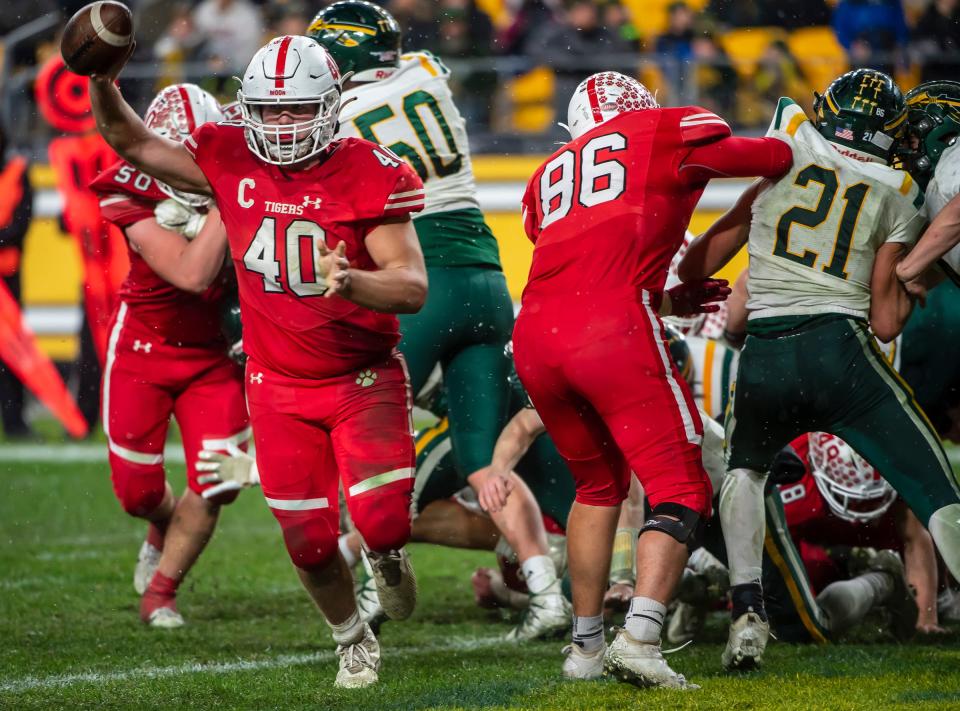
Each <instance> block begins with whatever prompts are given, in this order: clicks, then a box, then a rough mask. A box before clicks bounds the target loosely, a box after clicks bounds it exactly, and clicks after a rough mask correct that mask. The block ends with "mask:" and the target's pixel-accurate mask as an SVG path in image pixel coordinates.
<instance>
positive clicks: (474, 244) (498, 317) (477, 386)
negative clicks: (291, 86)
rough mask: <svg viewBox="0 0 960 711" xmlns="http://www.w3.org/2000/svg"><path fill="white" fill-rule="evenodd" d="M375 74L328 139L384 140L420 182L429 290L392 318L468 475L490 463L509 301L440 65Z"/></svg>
mask: <svg viewBox="0 0 960 711" xmlns="http://www.w3.org/2000/svg"><path fill="white" fill-rule="evenodd" d="M334 49H335V50H336V49H337V46H336V45H334ZM369 71H372V70H368V72H369ZM376 71H377V72H378V75H377V76H378V77H379V78H378V80H377V81H372V82H368V83H362V84H358V85H356V86H355V87H353V88H351V89H349V90H348V91H346V92H344V95H343V109H342V111H341V113H340V132H339V134H338V135H339V136H359V137H362V138H366V139H368V140H371V141H374V142H376V143H380V144H383V145H384V146H387V147H388V148H390V149H391V150H392V151H393V152H394V153H396V154H397V155H399V156H400V157H401V158H403V159H405V160H406V161H408V162H409V163H410V164H411V165H412V166H413V167H414V169H415V170H416V171H417V173H418V174H419V175H420V177H421V178H422V179H423V183H424V187H425V189H426V206H425V209H424V210H423V212H422V213H420V214H419V215H418V216H417V217H416V218H415V219H414V226H415V227H416V230H417V237H418V238H419V240H420V245H421V247H422V249H423V254H424V258H425V260H426V265H427V276H428V279H429V282H430V287H429V294H428V296H427V302H426V304H425V305H424V307H423V309H422V310H421V311H420V312H419V313H416V314H409V315H404V316H401V317H400V332H401V336H402V339H401V341H400V351H401V352H402V353H403V355H404V357H405V358H406V360H407V365H408V368H409V370H410V380H411V384H412V386H413V390H414V393H417V392H419V390H420V389H421V388H422V387H423V386H424V384H425V383H426V382H427V378H428V377H429V375H430V373H431V371H432V370H433V368H434V366H435V365H437V364H438V363H439V364H440V366H441V368H442V370H443V376H444V382H445V385H446V388H447V401H448V404H449V436H450V438H451V440H452V443H453V451H454V453H455V456H456V461H457V463H458V467H459V468H460V470H461V472H462V473H463V475H469V474H471V473H473V472H474V471H476V470H477V469H480V468H482V467H484V466H487V465H488V464H489V463H490V457H491V454H492V453H493V446H494V443H495V442H496V439H497V436H498V435H499V433H500V430H501V429H502V428H503V425H504V424H505V422H506V414H507V397H508V394H507V391H506V388H505V387H504V383H505V382H506V379H507V370H506V365H507V364H506V362H505V361H504V358H503V356H502V353H503V347H504V345H505V344H506V342H507V341H508V340H509V339H510V334H511V332H512V330H513V301H512V299H511V298H510V294H509V292H508V290H507V282H506V279H505V277H504V275H503V271H502V269H501V266H500V254H499V249H498V245H497V241H496V238H495V237H494V236H493V233H492V232H491V231H490V228H489V227H488V226H487V224H486V221H485V220H484V217H483V214H482V213H481V212H480V209H479V203H478V201H477V195H476V185H475V184H474V178H473V169H472V167H471V163H470V149H469V145H468V141H467V133H466V128H465V123H464V120H463V118H462V117H461V115H460V112H459V111H458V110H457V107H456V106H455V105H454V103H453V96H452V94H451V92H450V87H449V85H448V80H449V77H450V71H449V70H448V69H447V68H446V67H445V66H444V65H443V64H442V63H441V62H440V61H439V60H438V59H437V58H435V57H434V56H432V55H431V54H429V53H427V52H414V53H411V54H405V55H403V56H402V57H400V59H399V62H398V63H397V66H396V67H393V66H390V67H382V68H380V69H377V70H376Z"/></svg>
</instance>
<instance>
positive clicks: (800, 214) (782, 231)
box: [773, 164, 870, 279]
mask: <svg viewBox="0 0 960 711" xmlns="http://www.w3.org/2000/svg"><path fill="white" fill-rule="evenodd" d="M811 183H814V184H818V185H820V186H821V191H820V199H819V200H818V201H817V204H816V206H815V207H814V208H813V209H809V208H805V207H799V206H798V207H792V208H790V209H789V210H787V211H786V212H785V213H783V216H782V217H781V218H780V221H779V222H777V236H776V241H775V242H774V247H773V253H774V255H776V256H777V257H782V258H784V259H789V260H790V261H792V262H796V263H797V264H802V265H803V266H805V267H810V268H811V269H816V266H817V262H818V260H820V254H819V253H818V252H814V251H812V250H809V249H804V250H803V252H802V253H799V254H798V253H797V252H792V251H790V228H791V227H792V226H793V225H799V226H801V227H806V228H809V229H817V228H818V227H820V225H822V224H823V223H824V222H826V221H827V218H828V217H830V212H831V210H833V209H834V202H835V199H836V197H837V192H838V191H839V189H840V185H839V181H838V179H837V173H836V171H834V170H832V169H830V168H824V167H823V166H820V165H816V164H812V165H808V166H807V167H806V168H804V169H803V170H801V171H800V172H799V173H797V178H796V180H794V185H796V186H797V187H800V188H803V189H805V190H807V189H809V188H810V187H812V186H811ZM869 191H870V186H869V185H867V184H866V183H857V184H855V185H851V186H849V187H848V188H846V189H845V190H844V191H843V199H842V200H841V203H842V204H843V207H842V208H840V209H842V210H843V212H842V213H841V215H840V223H839V225H838V227H837V233H836V235H835V236H834V239H833V250H832V253H831V255H830V261H829V262H827V263H826V264H823V265H822V266H821V267H820V268H821V270H822V271H823V272H825V273H827V274H830V275H832V276H835V277H839V278H840V279H846V278H847V276H848V275H847V272H846V267H847V258H848V257H849V255H850V243H851V240H852V239H853V232H854V230H855V229H856V226H857V218H858V217H859V216H860V210H861V209H862V208H863V202H864V200H865V199H866V197H867V193H868V192H869ZM838 207H839V206H838Z"/></svg>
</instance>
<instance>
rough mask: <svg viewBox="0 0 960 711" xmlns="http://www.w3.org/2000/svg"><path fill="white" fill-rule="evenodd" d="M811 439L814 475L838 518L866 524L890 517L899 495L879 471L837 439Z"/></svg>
mask: <svg viewBox="0 0 960 711" xmlns="http://www.w3.org/2000/svg"><path fill="white" fill-rule="evenodd" d="M808 437H809V441H810V454H809V459H810V471H811V473H812V474H813V478H814V481H816V482H817V488H818V489H819V490H820V493H821V494H822V495H823V498H824V499H826V502H827V505H828V506H829V507H830V510H831V511H832V512H833V513H834V514H836V515H837V516H838V517H840V518H842V519H843V520H844V521H852V522H855V523H865V522H867V521H872V520H874V519H876V518H879V517H880V516H882V515H883V514H884V513H886V511H887V509H889V508H890V506H891V505H892V504H893V502H894V501H895V500H896V498H897V492H896V491H895V490H894V489H893V487H892V486H890V484H888V483H887V481H886V480H885V479H884V478H883V477H881V476H880V474H879V473H878V472H877V470H876V469H874V468H873V467H872V466H870V464H869V463H868V462H867V461H866V460H865V459H864V458H863V457H861V456H860V455H859V454H857V453H856V452H854V451H853V448H852V447H851V446H850V445H849V444H847V443H846V442H844V441H843V440H842V439H840V438H839V437H837V436H835V435H832V434H827V433H826V432H811V433H810V434H809V435H808Z"/></svg>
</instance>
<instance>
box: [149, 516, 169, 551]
mask: <svg viewBox="0 0 960 711" xmlns="http://www.w3.org/2000/svg"><path fill="white" fill-rule="evenodd" d="M167 523H168V522H167V521H164V522H163V523H162V524H157V523H154V522H152V521H151V522H150V525H149V526H147V543H149V544H150V545H151V546H153V547H154V548H156V549H157V550H160V551H162V550H163V539H164V538H166V535H167Z"/></svg>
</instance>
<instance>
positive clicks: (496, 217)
mask: <svg viewBox="0 0 960 711" xmlns="http://www.w3.org/2000/svg"><path fill="white" fill-rule="evenodd" d="M541 160H542V158H539V157H529V156H527V157H519V158H507V157H500V156H490V157H485V156H478V157H477V158H476V159H475V160H474V170H475V172H476V176H477V181H478V182H480V183H482V182H516V183H523V182H525V181H526V180H527V178H528V177H529V176H530V175H531V174H532V173H533V172H534V170H536V168H537V167H538V166H539V164H540V162H541ZM31 177H32V179H33V184H34V189H35V190H41V189H50V188H52V187H53V182H52V177H53V176H52V174H51V173H50V171H49V170H48V169H47V168H46V167H45V166H38V167H37V168H35V169H34V170H33V172H32V173H31ZM719 216H720V213H719V212H714V211H698V212H696V213H695V214H694V216H693V220H692V221H691V223H690V229H691V231H693V232H694V233H699V232H702V231H703V230H704V229H706V228H707V227H708V226H709V225H710V224H711V223H712V222H713V221H714V220H715V219H716V218H717V217H719ZM486 217H487V220H488V222H489V224H490V227H491V228H492V229H493V232H494V234H495V235H496V236H497V240H498V241H499V243H500V254H501V258H502V260H503V268H504V272H505V273H506V277H507V283H508V284H509V287H510V293H511V294H512V295H513V298H514V299H515V300H517V301H519V299H520V293H521V292H522V291H523V286H524V284H525V283H526V279H527V273H528V271H529V269H530V255H531V252H532V250H533V247H532V245H531V244H530V242H529V240H527V238H526V236H525V235H524V233H523V225H522V224H521V222H520V214H519V211H516V212H490V211H487V212H486ZM745 266H746V256H745V255H744V254H741V255H738V257H737V258H736V259H735V260H734V261H733V262H732V263H731V264H730V265H729V266H728V267H727V268H726V269H724V271H723V272H722V273H721V276H724V277H726V278H730V279H731V280H732V278H735V277H736V275H737V274H739V273H740V271H741V270H742V269H743V268H744V267H745ZM81 280H82V273H81V266H80V258H79V254H78V252H77V247H76V243H75V242H74V240H73V239H72V238H71V237H69V236H68V235H65V234H63V233H62V232H61V231H60V228H59V225H58V222H57V220H56V219H53V218H38V219H35V220H34V221H33V224H32V225H31V227H30V231H29V233H28V235H27V241H26V248H25V252H24V257H23V300H24V303H25V305H26V306H28V307H30V306H33V307H56V306H76V305H77V303H78V302H79V298H80V292H81ZM40 342H41V345H42V346H43V348H44V350H45V351H46V352H47V353H48V354H49V355H50V356H51V357H52V358H54V359H56V360H70V359H73V358H74V357H75V355H76V350H77V338H76V336H75V335H74V334H63V335H47V336H41V337H40Z"/></svg>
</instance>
